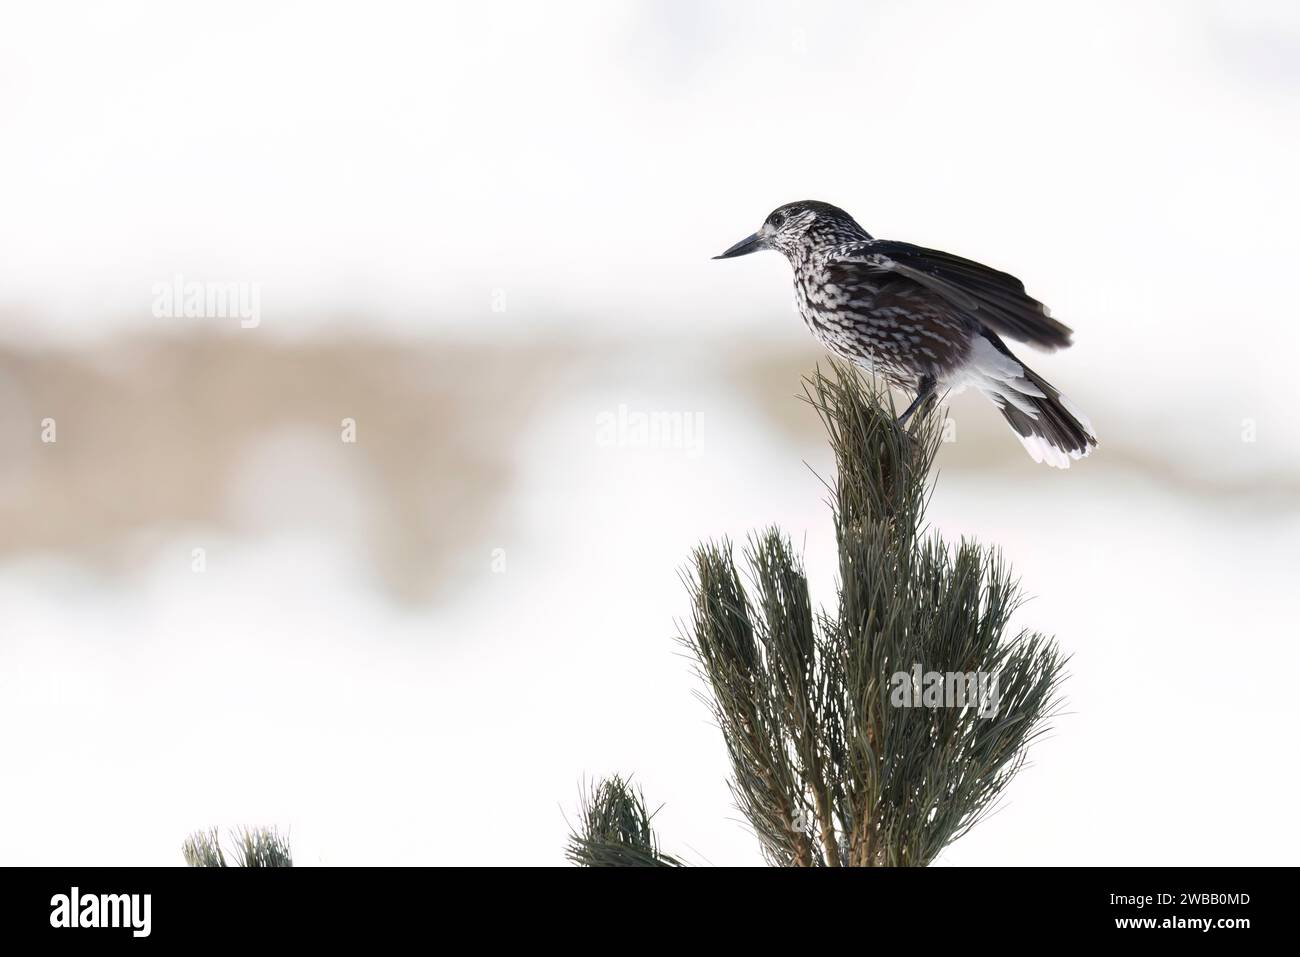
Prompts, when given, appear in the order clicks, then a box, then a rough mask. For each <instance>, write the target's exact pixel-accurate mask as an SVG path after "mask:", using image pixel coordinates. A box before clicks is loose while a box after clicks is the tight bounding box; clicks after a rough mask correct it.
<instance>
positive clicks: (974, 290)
mask: <svg viewBox="0 0 1300 957" xmlns="http://www.w3.org/2000/svg"><path fill="white" fill-rule="evenodd" d="M828 270H829V273H830V277H831V281H832V282H841V281H843V282H844V284H845V285H854V284H855V283H854V281H853V280H854V273H855V271H861V270H868V271H870V272H873V273H876V274H877V275H880V274H882V273H893V274H895V275H898V276H904V277H906V278H908V279H910V280H912V281H913V282H916V283H919V284H920V285H922V286H924V287H926V288H927V289H929V290H931V291H932V292H934V293H936V294H937V295H939V296H941V297H942V298H943V299H945V300H946V301H947V302H949V303H951V304H952V305H954V306H956V307H957V308H958V309H960V310H962V311H963V312H966V313H968V314H969V315H971V316H972V317H973V318H975V319H977V320H979V321H980V322H981V323H983V324H984V325H985V326H987V327H988V328H989V329H992V330H993V331H994V332H998V333H1001V334H1002V335H1004V336H1009V337H1011V338H1012V339H1016V340H1019V341H1020V342H1028V343H1030V344H1031V345H1035V346H1038V347H1040V348H1043V349H1049V350H1050V349H1060V348H1063V347H1065V346H1068V345H1069V344H1070V336H1071V334H1072V331H1071V329H1070V327H1069V326H1067V325H1065V324H1063V323H1060V322H1057V321H1056V320H1055V319H1053V318H1052V317H1051V316H1050V315H1049V314H1048V312H1047V307H1046V306H1044V305H1043V304H1042V303H1041V302H1039V301H1038V300H1037V299H1034V298H1032V297H1030V296H1028V295H1027V294H1026V293H1025V285H1024V283H1022V282H1021V281H1020V280H1019V279H1017V278H1016V277H1015V276H1011V275H1008V274H1007V273H1004V272H998V271H997V270H996V269H990V268H989V267H988V266H982V265H980V264H979V263H977V262H972V261H971V260H969V259H962V258H961V257H960V256H954V255H952V254H951V253H945V252H940V251H939V250H937V249H925V248H924V247H922V246H913V245H912V244H911V243H900V242H893V241H891V240H886V239H876V240H872V241H870V242H862V243H850V244H848V245H845V246H842V247H840V248H839V249H838V250H836V252H835V254H834V255H833V256H832V257H831V260H830V262H829V264H828Z"/></svg>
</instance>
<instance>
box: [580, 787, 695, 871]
mask: <svg viewBox="0 0 1300 957" xmlns="http://www.w3.org/2000/svg"><path fill="white" fill-rule="evenodd" d="M581 815H582V822H581V825H580V828H579V829H578V830H575V831H573V832H572V833H571V834H570V836H569V849H568V852H567V854H566V856H567V857H568V858H569V860H570V861H572V862H573V863H574V864H577V865H579V866H581V867H681V866H682V864H681V862H680V861H678V860H677V859H676V858H673V857H670V856H668V855H667V854H663V853H661V852H660V850H659V842H658V839H657V838H656V836H655V832H654V830H653V829H652V828H651V827H650V818H651V817H652V816H653V815H651V814H650V813H649V812H648V811H647V810H646V804H645V798H644V796H643V795H642V794H641V792H640V790H635V791H634V790H633V789H632V786H631V785H630V784H629V783H628V782H626V781H624V780H623V779H622V778H620V777H618V776H617V775H615V776H614V777H612V778H607V779H606V780H604V781H601V782H600V783H598V784H597V785H595V786H594V787H593V788H592V789H591V791H590V792H588V793H587V794H586V795H584V797H583V802H582V808H581Z"/></svg>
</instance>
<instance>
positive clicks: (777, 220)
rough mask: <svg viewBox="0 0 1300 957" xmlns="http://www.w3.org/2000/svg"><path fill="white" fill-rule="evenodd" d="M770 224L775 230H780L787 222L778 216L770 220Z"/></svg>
mask: <svg viewBox="0 0 1300 957" xmlns="http://www.w3.org/2000/svg"><path fill="white" fill-rule="evenodd" d="M768 222H769V223H771V224H772V228H773V229H780V228H781V224H782V223H784V222H785V217H784V216H781V215H779V214H778V215H776V216H773V217H772V218H771V219H769V220H768Z"/></svg>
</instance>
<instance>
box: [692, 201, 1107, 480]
mask: <svg viewBox="0 0 1300 957" xmlns="http://www.w3.org/2000/svg"><path fill="white" fill-rule="evenodd" d="M760 249H776V250H779V251H780V252H782V253H784V254H785V257H786V259H788V260H790V265H791V266H793V267H794V289H795V297H796V299H797V301H798V303H799V312H800V314H802V315H803V318H804V322H806V323H808V327H809V328H810V329H812V331H813V334H814V335H815V336H816V337H817V338H818V339H820V340H821V341H822V343H823V344H825V345H826V347H827V348H829V349H830V350H831V351H832V352H834V353H836V354H838V355H840V356H843V357H844V358H846V359H848V360H850V361H851V362H854V363H856V364H857V365H859V366H862V367H863V368H865V369H867V370H868V371H869V372H871V373H872V374H874V375H876V376H879V377H880V378H882V379H884V380H885V381H886V382H888V383H889V384H890V385H893V386H895V387H896V388H900V389H906V390H909V391H911V392H914V393H915V395H916V398H915V400H914V401H913V402H912V403H911V405H909V406H908V407H907V409H906V410H905V411H904V412H903V414H902V415H901V416H900V417H899V420H898V421H899V424H900V425H901V424H903V423H905V422H906V421H907V419H908V417H909V416H911V415H912V413H913V412H915V411H916V409H917V408H919V407H920V406H921V404H922V403H924V402H925V401H926V400H927V399H928V398H929V397H930V396H931V395H934V394H935V393H936V392H940V393H947V394H952V395H955V394H956V393H958V392H960V391H962V390H963V389H965V388H966V387H967V386H974V387H975V388H977V389H979V390H980V391H981V392H982V393H984V394H985V395H986V396H988V398H989V399H990V400H991V401H992V402H993V404H994V405H996V406H997V407H998V409H999V410H1000V411H1001V412H1002V415H1003V417H1005V418H1006V420H1007V422H1008V423H1009V424H1010V425H1011V428H1012V429H1014V430H1015V432H1016V434H1017V435H1018V436H1019V437H1020V441H1021V442H1023V443H1024V446H1025V448H1026V449H1028V450H1029V454H1030V455H1031V456H1033V458H1034V461H1035V462H1046V463H1047V464H1048V465H1054V466H1056V467H1058V468H1068V467H1069V465H1070V460H1071V459H1078V458H1082V457H1083V456H1085V455H1087V454H1088V453H1089V452H1091V451H1092V450H1093V449H1094V448H1095V447H1096V445H1097V437H1096V435H1094V434H1093V431H1092V426H1091V425H1089V424H1088V420H1087V418H1086V417H1084V415H1083V414H1082V413H1081V412H1079V410H1078V409H1076V408H1074V407H1073V406H1072V405H1071V404H1070V402H1069V400H1068V399H1066V398H1065V396H1063V395H1061V393H1060V392H1058V391H1057V390H1056V389H1055V388H1054V387H1052V386H1051V385H1049V384H1048V383H1047V381H1046V380H1044V379H1043V378H1042V377H1041V376H1040V375H1038V374H1037V373H1036V372H1034V371H1033V370H1032V369H1030V368H1029V367H1028V366H1027V365H1025V364H1024V363H1023V362H1021V361H1020V360H1019V359H1017V358H1016V357H1015V355H1014V354H1012V352H1011V350H1010V349H1008V348H1007V346H1006V345H1005V344H1004V343H1003V341H1002V338H1001V336H1008V337H1010V338H1012V339H1016V340H1018V341H1020V342H1027V343H1029V344H1030V345H1034V346H1038V347H1040V348H1043V349H1047V350H1049V351H1050V350H1054V349H1060V348H1063V347H1065V346H1068V345H1069V344H1070V335H1071V332H1070V329H1069V327H1068V326H1064V325H1062V324H1061V323H1059V322H1057V321H1056V320H1055V319H1053V318H1052V317H1051V316H1050V315H1049V314H1048V312H1047V308H1046V307H1045V306H1044V305H1043V304H1042V303H1041V302H1039V301H1038V300H1036V299H1032V298H1030V297H1029V296H1028V295H1026V294H1025V286H1024V284H1023V283H1022V282H1021V281H1020V280H1019V279H1016V278H1015V277H1014V276H1009V275H1007V274H1006V273H1004V272H998V271H997V270H996V269H990V268H989V267H988V266H982V265H980V264H979V263H977V262H972V261H971V260H969V259H962V258H961V257H960V256H953V255H951V254H950V253H944V252H939V251H938V250H936V249H925V248H923V247H921V246H913V245H912V244H911V243H901V242H894V241H892V240H888V239H872V238H871V236H870V235H869V234H868V233H867V231H866V230H864V229H863V228H862V227H861V226H859V225H858V224H857V222H856V221H855V220H854V219H853V217H852V216H850V215H849V214H848V213H846V212H844V210H842V209H840V208H838V207H836V206H832V205H830V204H829V203H818V202H813V201H811V200H805V201H803V202H799V203H788V204H786V205H785V206H782V207H780V208H779V209H777V210H775V211H774V212H773V213H772V214H771V215H770V216H768V217H767V220H766V221H765V222H764V223H763V228H762V229H760V230H759V231H758V232H756V233H754V234H753V235H752V236H749V237H746V238H745V239H742V240H741V241H740V242H738V243H736V245H734V246H732V247H731V248H730V249H728V250H727V251H726V252H724V253H723V254H722V255H721V256H715V257H714V258H715V259H731V258H733V257H735V256H745V255H748V254H749V253H752V252H757V251H758V250H760Z"/></svg>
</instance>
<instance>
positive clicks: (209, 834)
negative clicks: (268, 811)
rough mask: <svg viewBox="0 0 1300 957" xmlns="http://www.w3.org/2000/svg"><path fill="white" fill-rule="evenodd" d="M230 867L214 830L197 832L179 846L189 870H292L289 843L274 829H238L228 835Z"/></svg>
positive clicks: (291, 854)
mask: <svg viewBox="0 0 1300 957" xmlns="http://www.w3.org/2000/svg"><path fill="white" fill-rule="evenodd" d="M231 837H232V839H233V840H234V844H235V847H234V850H233V851H232V852H231V855H232V858H233V860H234V863H233V864H228V863H227V861H226V855H225V853H224V852H223V851H222V849H221V837H220V835H219V834H218V832H217V829H216V828H215V827H214V828H212V829H210V830H208V831H196V832H194V833H193V834H191V835H190V836H189V837H188V838H187V839H186V841H185V843H184V844H182V845H181V854H182V855H183V856H184V858H185V863H186V864H187V865H188V866H190V867H293V853H292V851H291V850H290V848H289V839H288V838H287V837H282V836H281V835H280V833H279V832H278V831H277V830H276V829H275V828H273V827H272V828H265V827H261V828H240V829H239V830H238V831H234V832H233V833H232V834H231Z"/></svg>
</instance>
